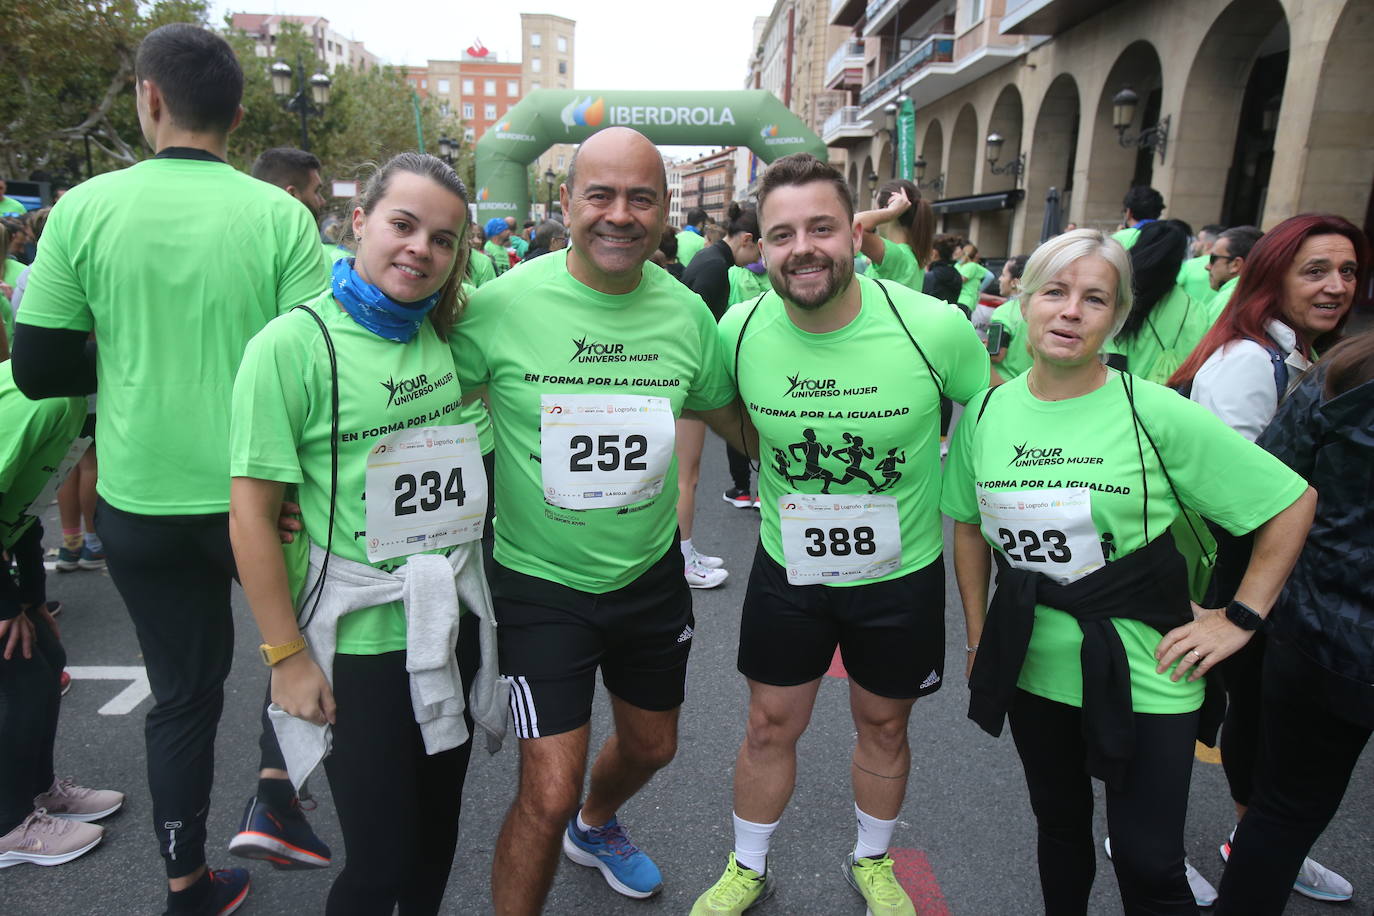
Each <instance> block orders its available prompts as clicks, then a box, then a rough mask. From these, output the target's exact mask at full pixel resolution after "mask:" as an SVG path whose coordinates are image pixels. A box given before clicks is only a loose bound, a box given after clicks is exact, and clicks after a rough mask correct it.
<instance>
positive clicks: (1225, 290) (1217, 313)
mask: <svg viewBox="0 0 1374 916" xmlns="http://www.w3.org/2000/svg"><path fill="white" fill-rule="evenodd" d="M1239 284H1240V277H1239V276H1235V277H1232V278H1231V279H1229V280H1227V281H1226V282H1225V283H1223V284H1221V288H1220V289H1218V290H1216V291H1215V292H1214V293H1212V298H1210V299H1208V300H1206V302H1207V316H1208V318H1209V319H1210V320H1209V322H1208V327H1211V325H1213V324H1216V323H1217V319H1218V318H1220V317H1221V313H1222V312H1224V311H1226V306H1228V305H1229V304H1230V303H1231V297H1232V296H1233V295H1235V292H1236V287H1237V286H1238V285H1239Z"/></svg>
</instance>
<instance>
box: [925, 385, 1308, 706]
mask: <svg viewBox="0 0 1374 916" xmlns="http://www.w3.org/2000/svg"><path fill="white" fill-rule="evenodd" d="M1134 386H1135V387H1134V396H1135V406H1136V412H1137V415H1138V416H1139V417H1140V418H1141V420H1142V422H1143V423H1144V424H1145V425H1146V428H1147V429H1148V431H1149V434H1150V436H1151V437H1153V439H1154V442H1155V445H1157V446H1158V447H1159V454H1160V455H1161V456H1162V457H1163V459H1164V464H1165V466H1166V467H1167V468H1168V472H1169V476H1170V477H1171V478H1172V479H1173V483H1174V486H1175V487H1177V488H1178V493H1179V496H1180V498H1181V499H1182V500H1183V501H1184V503H1185V504H1187V505H1188V506H1189V507H1191V508H1194V509H1196V510H1198V511H1199V512H1200V513H1201V514H1202V515H1204V516H1206V517H1207V518H1210V519H1212V520H1214V521H1216V522H1218V523H1219V524H1221V525H1222V526H1224V527H1225V528H1226V529H1227V530H1228V531H1231V532H1232V533H1234V534H1244V533H1246V532H1249V531H1253V530H1254V529H1255V528H1257V527H1259V526H1260V525H1262V524H1263V523H1264V522H1266V521H1268V520H1269V519H1270V518H1272V517H1274V516H1275V515H1277V514H1278V513H1279V512H1281V511H1282V510H1283V509H1286V508H1287V507H1288V506H1290V505H1292V504H1293V502H1295V501H1296V500H1297V498H1298V497H1299V496H1301V495H1302V493H1303V491H1304V490H1305V489H1306V487H1307V484H1306V482H1305V481H1303V479H1302V478H1301V477H1299V476H1298V475H1297V474H1295V473H1293V472H1292V471H1291V470H1289V469H1288V468H1287V467H1285V466H1284V464H1283V463H1282V462H1281V461H1279V460H1278V459H1276V458H1274V457H1273V456H1272V455H1270V454H1268V453H1267V452H1265V451H1264V450H1263V449H1261V448H1259V447H1258V446H1255V445H1253V444H1252V443H1250V442H1247V441H1245V439H1244V438H1242V437H1241V436H1240V435H1239V434H1238V433H1236V432H1235V431H1234V430H1232V429H1230V428H1228V427H1227V426H1226V424H1224V423H1222V422H1221V421H1220V420H1218V419H1217V418H1216V417H1215V416H1213V415H1212V413H1211V412H1210V411H1208V410H1207V409H1206V408H1205V407H1201V405H1198V404H1194V403H1193V402H1191V401H1189V400H1188V399H1187V398H1183V397H1180V396H1179V395H1178V394H1177V393H1176V392H1174V391H1171V390H1169V389H1168V388H1164V387H1162V386H1159V385H1154V384H1151V383H1150V382H1146V381H1143V380H1140V379H1136V380H1135V383H1134ZM983 397H984V396H983V395H981V394H980V395H977V396H975V397H974V398H972V399H970V401H969V406H968V409H967V410H966V411H965V412H964V414H963V416H962V417H961V418H960V421H959V426H958V428H957V429H956V430H955V433H954V436H953V442H952V444H951V447H950V452H949V460H948V461H947V462H946V464H945V481H944V494H943V496H942V498H941V501H940V508H941V509H942V510H943V511H944V513H945V514H946V515H948V516H949V517H950V518H953V519H955V520H956V521H960V522H967V523H970V524H979V523H980V520H981V516H980V514H979V508H978V500H979V497H978V492H977V490H976V489H975V483H976V484H977V485H981V486H983V487H984V488H986V489H987V490H990V491H999V490H1012V491H1028V490H1034V489H1040V488H1059V487H1073V486H1078V487H1082V486H1086V487H1088V488H1089V489H1090V490H1091V494H1090V498H1091V509H1090V511H1091V517H1092V522H1093V526H1094V527H1095V528H1096V531H1097V535H1098V541H1099V543H1098V545H1096V546H1098V547H1099V548H1100V549H1101V550H1102V551H1103V554H1104V556H1105V559H1106V560H1107V561H1108V562H1110V561H1111V560H1113V559H1119V558H1120V557H1122V556H1125V555H1126V554H1129V553H1131V552H1132V551H1134V550H1136V549H1138V548H1140V547H1143V546H1145V544H1146V536H1145V531H1144V529H1143V528H1142V527H1141V515H1142V504H1143V500H1142V487H1141V454H1142V451H1141V446H1138V445H1137V442H1136V432H1135V425H1134V423H1133V422H1132V419H1131V410H1130V406H1129V403H1128V402H1127V400H1126V392H1125V386H1124V384H1123V378H1122V375H1121V373H1118V372H1116V371H1115V370H1110V371H1109V378H1108V380H1107V384H1105V385H1103V386H1102V387H1101V388H1099V389H1097V390H1096V391H1094V392H1092V393H1091V394H1086V395H1083V396H1082V397H1076V398H1070V399H1068V400H1065V401H1042V400H1040V399H1039V398H1036V397H1034V396H1032V395H1031V393H1030V391H1029V389H1028V388H1027V387H1026V381H1025V377H1024V376H1022V377H1020V378H1017V379H1015V380H1013V381H1011V382H1008V383H1007V384H1005V385H1003V386H1001V387H1000V388H998V389H997V390H996V392H995V393H994V394H993V395H992V399H991V401H990V402H989V403H988V404H987V409H986V410H985V411H984V412H983V416H982V418H981V419H979V418H978V411H979V409H980V408H981V407H982V405H983ZM1141 439H1142V445H1143V454H1144V462H1145V478H1146V479H1145V483H1146V484H1147V486H1146V488H1145V490H1146V492H1148V494H1149V499H1148V514H1147V518H1148V520H1149V532H1150V539H1151V540H1153V539H1154V538H1156V537H1158V536H1159V535H1161V534H1163V533H1164V531H1165V530H1166V529H1167V528H1168V527H1169V525H1170V524H1171V523H1172V522H1173V521H1174V519H1175V518H1176V517H1177V516H1178V513H1179V507H1178V503H1177V502H1175V500H1174V497H1173V495H1172V493H1171V491H1170V487H1169V483H1168V482H1167V481H1166V480H1165V478H1164V474H1163V472H1162V471H1161V470H1160V464H1159V459H1158V458H1156V456H1155V452H1154V449H1152V448H1151V447H1150V443H1149V441H1148V440H1146V439H1145V437H1144V436H1142V437H1141ZM986 536H987V534H986V532H984V537H986ZM1186 536H1187V535H1185V537H1186ZM989 543H991V544H992V546H993V547H994V548H995V549H1000V548H1001V546H1002V541H1001V540H1000V539H998V540H996V541H994V540H993V539H989ZM1112 623H1113V624H1114V625H1115V626H1116V630H1117V633H1118V634H1120V636H1121V641H1122V643H1123V644H1124V645H1125V647H1126V658H1127V661H1128V662H1129V665H1130V671H1131V698H1132V707H1133V708H1134V710H1135V711H1136V712H1142V713H1180V712H1189V711H1191V710H1194V709H1197V708H1198V706H1199V705H1201V703H1202V691H1203V682H1202V681H1195V682H1193V683H1191V684H1190V683H1188V682H1187V681H1186V679H1185V680H1181V681H1179V682H1177V683H1175V682H1173V681H1171V680H1170V679H1169V676H1168V674H1156V673H1155V657H1154V651H1155V647H1156V646H1157V645H1158V644H1159V640H1160V637H1161V635H1162V634H1160V633H1159V632H1158V631H1157V630H1155V629H1153V628H1152V627H1150V626H1148V625H1146V624H1144V623H1141V622H1140V621H1137V620H1124V619H1113V621H1112ZM1082 641H1083V634H1082V631H1081V630H1080V629H1079V626H1078V622H1077V621H1076V620H1075V619H1074V618H1073V617H1072V616H1071V615H1069V614H1067V613H1065V612H1063V611H1059V610H1055V609H1054V608H1050V607H1046V606H1044V605H1037V606H1036V608H1035V628H1034V629H1033V630H1032V632H1031V642H1030V648H1029V650H1028V651H1027V653H1026V662H1025V665H1024V666H1023V667H1022V669H1021V675H1020V678H1019V680H1018V681H1017V684H1018V686H1020V687H1021V688H1022V689H1023V690H1027V691H1029V692H1031V693H1034V694H1036V695H1038V696H1042V697H1046V698H1047V699H1050V700H1055V701H1056V702H1060V703H1067V704H1069V705H1071V706H1081V705H1082V702H1083V698H1082V693H1083V690H1082V686H1083V676H1082V667H1081V664H1080V661H1079V649H1080V646H1081V644H1082Z"/></svg>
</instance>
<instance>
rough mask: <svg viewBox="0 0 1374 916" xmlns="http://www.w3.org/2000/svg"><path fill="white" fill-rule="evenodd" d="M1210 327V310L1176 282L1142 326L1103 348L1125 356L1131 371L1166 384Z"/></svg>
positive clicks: (1160, 383)
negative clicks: (1131, 333)
mask: <svg viewBox="0 0 1374 916" xmlns="http://www.w3.org/2000/svg"><path fill="white" fill-rule="evenodd" d="M1211 327H1212V322H1211V320H1210V316H1209V315H1208V314H1207V310H1206V309H1205V308H1203V307H1202V306H1201V305H1199V304H1198V303H1197V302H1195V301H1193V300H1192V299H1191V298H1189V296H1188V294H1187V293H1185V292H1184V291H1183V290H1182V289H1180V288H1179V287H1177V286H1175V287H1173V288H1172V289H1170V290H1169V292H1168V293H1167V294H1166V295H1165V297H1164V299H1163V300H1162V301H1160V302H1156V303H1155V307H1154V308H1153V309H1152V310H1151V311H1150V316H1149V317H1148V318H1147V319H1145V324H1144V325H1142V326H1141V328H1140V330H1138V331H1137V332H1136V333H1135V334H1134V335H1133V336H1131V337H1116V338H1114V339H1112V340H1111V341H1109V342H1108V343H1107V345H1106V346H1105V347H1103V350H1104V352H1107V353H1119V354H1122V355H1123V356H1125V357H1126V369H1127V371H1129V372H1130V373H1131V374H1132V375H1135V376H1139V377H1140V378H1143V379H1148V380H1149V381H1152V382H1154V383H1156V384H1159V385H1163V384H1164V383H1165V382H1167V381H1168V380H1169V376H1171V375H1173V374H1174V371H1175V370H1176V369H1178V367H1179V366H1181V365H1183V361H1184V360H1185V359H1187V358H1188V354H1189V353H1192V352H1193V348H1194V347H1196V346H1197V344H1198V341H1200V340H1202V335H1204V334H1206V333H1207V331H1208V329H1210V328H1211Z"/></svg>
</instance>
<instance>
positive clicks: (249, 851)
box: [229, 830, 330, 870]
mask: <svg viewBox="0 0 1374 916" xmlns="http://www.w3.org/2000/svg"><path fill="white" fill-rule="evenodd" d="M229 854H230V855H231V856H238V857H239V858H240V859H258V860H259V861H263V862H271V863H272V866H273V867H274V868H280V869H286V870H291V869H297V868H328V867H329V862H330V860H329V859H326V858H325V857H324V856H321V855H317V854H315V853H313V852H311V851H310V850H308V849H302V848H301V847H299V846H292V845H291V844H290V843H288V842H286V841H285V840H283V839H281V838H280V837H274V836H270V835H269V834H266V833H258V832H257V831H255V830H243V831H240V832H239V833H237V834H235V835H234V838H233V839H232V840H230V841H229Z"/></svg>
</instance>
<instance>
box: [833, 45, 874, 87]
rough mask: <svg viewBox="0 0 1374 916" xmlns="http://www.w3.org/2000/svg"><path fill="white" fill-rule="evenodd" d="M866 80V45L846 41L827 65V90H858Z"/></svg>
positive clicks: (836, 50)
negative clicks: (852, 88) (847, 88)
mask: <svg viewBox="0 0 1374 916" xmlns="http://www.w3.org/2000/svg"><path fill="white" fill-rule="evenodd" d="M863 79H864V43H863V42H862V41H846V42H845V43H844V44H842V45H840V46H839V47H838V48H836V49H835V53H834V54H832V55H830V61H829V62H828V63H827V64H826V65H825V88H827V89H842V88H846V87H854V88H857V87H859V86H860V85H862V84H863Z"/></svg>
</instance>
